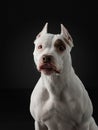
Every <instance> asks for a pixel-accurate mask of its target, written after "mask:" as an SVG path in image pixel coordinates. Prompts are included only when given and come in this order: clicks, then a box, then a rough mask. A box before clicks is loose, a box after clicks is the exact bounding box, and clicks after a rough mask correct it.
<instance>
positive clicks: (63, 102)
mask: <svg viewBox="0 0 98 130" xmlns="http://www.w3.org/2000/svg"><path fill="white" fill-rule="evenodd" d="M76 106H77V103H76V102H75V100H74V99H73V97H71V95H70V94H69V93H68V91H66V92H64V91H63V92H61V93H60V95H59V96H58V97H57V95H56V96H55V95H52V94H49V93H48V91H47V89H43V91H42V92H41V94H38V96H37V98H36V102H35V104H34V108H33V109H34V115H35V118H36V119H37V120H41V121H46V120H49V119H50V118H51V117H55V119H59V120H63V121H64V120H66V121H68V120H69V119H71V118H72V117H73V115H74V114H76V113H77V109H76ZM75 116H76V115H75Z"/></svg>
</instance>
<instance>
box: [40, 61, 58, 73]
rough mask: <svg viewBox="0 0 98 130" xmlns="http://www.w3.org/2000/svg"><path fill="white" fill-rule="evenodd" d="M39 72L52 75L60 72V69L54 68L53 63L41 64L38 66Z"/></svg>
mask: <svg viewBox="0 0 98 130" xmlns="http://www.w3.org/2000/svg"><path fill="white" fill-rule="evenodd" d="M38 70H39V71H40V72H41V73H44V74H45V75H52V74H54V73H55V74H58V75H59V74H60V71H59V70H58V69H57V68H56V66H55V65H53V64H49V63H48V64H47V63H46V64H42V65H40V66H39V69H38Z"/></svg>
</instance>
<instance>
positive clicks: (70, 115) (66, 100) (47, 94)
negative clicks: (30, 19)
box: [30, 24, 98, 130]
mask: <svg viewBox="0 0 98 130" xmlns="http://www.w3.org/2000/svg"><path fill="white" fill-rule="evenodd" d="M64 31H66V34H65V32H64ZM64 35H66V36H65V37H67V35H69V33H67V30H66V29H65V28H64V26H63V25H61V34H57V35H54V34H49V33H47V24H46V25H45V27H44V28H43V30H42V32H41V33H40V36H38V37H37V38H36V40H35V42H34V43H35V50H34V60H35V63H36V66H37V69H38V70H39V66H40V64H41V62H42V56H43V55H45V54H48V55H52V56H53V57H54V61H53V62H54V63H55V66H56V67H57V69H58V70H60V73H59V74H58V73H56V72H53V73H52V74H51V75H45V74H44V73H43V72H41V77H40V79H39V81H38V82H37V84H36V86H35V88H34V90H33V92H32V95H31V102H30V112H31V115H32V116H33V118H34V119H35V130H98V127H97V125H96V124H95V121H94V119H93V117H92V113H93V108H92V103H91V100H90V98H89V95H88V93H87V91H86V90H85V88H84V85H83V84H82V82H81V81H80V79H79V78H78V76H77V75H76V74H75V72H74V69H73V67H72V63H71V56H70V51H71V48H72V46H73V43H72V39H70V40H71V41H70V45H68V44H67V43H66V42H65V41H64V42H65V44H66V50H65V51H64V52H63V53H62V54H58V52H57V51H56V50H55V47H54V43H55V41H56V40H57V39H61V40H62V41H63V37H64ZM39 44H42V45H43V46H44V49H42V50H38V49H37V47H38V45H39Z"/></svg>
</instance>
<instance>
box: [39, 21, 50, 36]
mask: <svg viewBox="0 0 98 130" xmlns="http://www.w3.org/2000/svg"><path fill="white" fill-rule="evenodd" d="M47 30H48V23H46V24H45V26H44V27H43V29H42V31H41V32H40V33H39V34H38V35H37V36H36V38H39V37H40V36H42V35H43V34H46V33H47Z"/></svg>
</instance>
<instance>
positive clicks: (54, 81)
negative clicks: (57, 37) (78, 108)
mask: <svg viewBox="0 0 98 130" xmlns="http://www.w3.org/2000/svg"><path fill="white" fill-rule="evenodd" d="M69 62H70V64H69ZM72 73H74V70H73V67H72V64H71V58H70V57H69V59H68V61H67V62H65V63H64V68H63V70H62V72H61V73H60V74H56V73H55V72H54V73H53V74H51V75H45V74H43V73H41V78H42V82H43V84H44V86H45V87H46V88H47V90H48V91H49V93H50V94H51V95H56V96H58V95H59V94H60V93H61V91H62V90H63V88H65V89H66V88H67V87H68V82H70V81H69V80H70V77H71V75H72Z"/></svg>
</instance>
